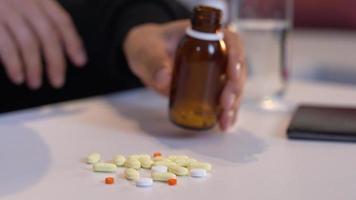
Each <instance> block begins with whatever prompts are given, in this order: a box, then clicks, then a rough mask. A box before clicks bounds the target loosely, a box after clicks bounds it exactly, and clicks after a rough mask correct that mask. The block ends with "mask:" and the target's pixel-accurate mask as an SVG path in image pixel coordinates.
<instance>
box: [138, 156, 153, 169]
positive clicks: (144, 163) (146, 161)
mask: <svg viewBox="0 0 356 200" xmlns="http://www.w3.org/2000/svg"><path fill="white" fill-rule="evenodd" d="M138 161H139V162H140V163H141V167H142V168H145V169H151V167H152V165H153V163H154V162H153V161H152V160H151V158H146V157H141V158H139V159H138Z"/></svg>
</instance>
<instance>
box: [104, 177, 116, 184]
mask: <svg viewBox="0 0 356 200" xmlns="http://www.w3.org/2000/svg"><path fill="white" fill-rule="evenodd" d="M114 182H115V179H114V178H113V177H106V178H105V183H106V184H108V185H111V184H114Z"/></svg>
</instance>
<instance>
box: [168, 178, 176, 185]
mask: <svg viewBox="0 0 356 200" xmlns="http://www.w3.org/2000/svg"><path fill="white" fill-rule="evenodd" d="M167 182H168V185H177V179H175V178H171V179H168V181H167Z"/></svg>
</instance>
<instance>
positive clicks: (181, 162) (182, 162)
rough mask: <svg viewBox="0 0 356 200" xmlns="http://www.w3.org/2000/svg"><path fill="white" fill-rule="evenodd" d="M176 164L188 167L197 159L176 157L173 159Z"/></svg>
mask: <svg viewBox="0 0 356 200" xmlns="http://www.w3.org/2000/svg"><path fill="white" fill-rule="evenodd" d="M174 162H175V163H176V164H177V165H179V166H182V167H188V166H189V165H190V164H191V163H194V162H197V160H195V159H192V158H189V159H176V160H175V161H174Z"/></svg>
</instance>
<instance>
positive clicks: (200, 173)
mask: <svg viewBox="0 0 356 200" xmlns="http://www.w3.org/2000/svg"><path fill="white" fill-rule="evenodd" d="M190 176H191V177H194V178H203V177H205V176H206V170H205V169H192V170H190Z"/></svg>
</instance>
